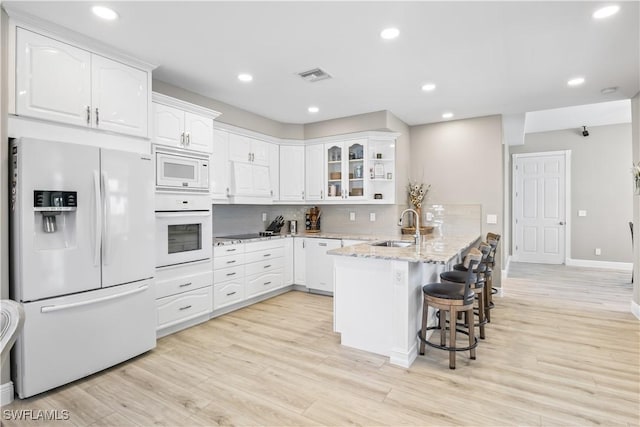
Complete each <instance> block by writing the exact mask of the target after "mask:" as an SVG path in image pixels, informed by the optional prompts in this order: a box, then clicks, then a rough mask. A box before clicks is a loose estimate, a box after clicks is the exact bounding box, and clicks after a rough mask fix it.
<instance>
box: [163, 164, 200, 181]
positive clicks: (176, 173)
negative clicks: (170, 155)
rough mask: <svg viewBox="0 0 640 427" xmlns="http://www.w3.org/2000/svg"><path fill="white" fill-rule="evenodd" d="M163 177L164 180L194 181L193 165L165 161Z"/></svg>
mask: <svg viewBox="0 0 640 427" xmlns="http://www.w3.org/2000/svg"><path fill="white" fill-rule="evenodd" d="M164 175H165V178H173V179H187V180H190V181H193V180H195V179H196V168H195V166H194V165H193V164H185V163H177V162H171V161H165V163H164Z"/></svg>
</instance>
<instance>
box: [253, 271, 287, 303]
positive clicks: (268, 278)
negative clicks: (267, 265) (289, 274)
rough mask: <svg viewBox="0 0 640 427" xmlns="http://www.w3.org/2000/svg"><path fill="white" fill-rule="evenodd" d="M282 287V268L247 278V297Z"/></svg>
mask: <svg viewBox="0 0 640 427" xmlns="http://www.w3.org/2000/svg"><path fill="white" fill-rule="evenodd" d="M281 287H282V270H280V271H277V272H272V273H266V274H261V275H258V276H252V277H251V278H248V279H247V286H246V288H245V291H246V297H247V298H250V297H253V296H256V295H260V294H263V293H265V292H269V291H272V290H274V289H278V288H281Z"/></svg>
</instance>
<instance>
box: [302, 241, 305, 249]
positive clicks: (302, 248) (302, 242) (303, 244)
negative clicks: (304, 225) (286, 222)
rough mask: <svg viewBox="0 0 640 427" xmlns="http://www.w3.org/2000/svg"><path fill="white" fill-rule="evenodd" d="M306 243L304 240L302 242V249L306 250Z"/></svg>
mask: <svg viewBox="0 0 640 427" xmlns="http://www.w3.org/2000/svg"><path fill="white" fill-rule="evenodd" d="M304 243H305V241H304V240H303V241H302V249H304Z"/></svg>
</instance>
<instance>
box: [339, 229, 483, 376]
mask: <svg viewBox="0 0 640 427" xmlns="http://www.w3.org/2000/svg"><path fill="white" fill-rule="evenodd" d="M479 240H480V235H459V236H439V237H427V238H426V239H423V241H422V243H421V245H420V246H419V248H417V247H416V245H411V246H408V247H384V246H376V243H377V242H368V243H362V244H358V245H354V246H348V247H344V248H339V249H333V250H330V251H328V252H327V253H328V254H330V255H334V268H333V274H334V295H333V313H334V318H333V320H334V324H333V326H334V331H335V332H338V333H340V334H341V340H340V343H341V344H342V345H345V346H348V347H353V348H357V349H360V350H365V351H369V352H372V353H376V354H380V355H384V356H387V357H389V362H390V363H391V364H393V365H398V366H402V367H405V368H408V367H409V366H411V364H412V363H413V362H414V360H415V359H416V357H417V355H418V339H417V333H418V330H420V326H421V325H420V323H421V320H422V286H424V285H425V284H427V283H432V282H439V281H440V279H439V277H440V273H442V272H444V271H447V270H449V269H451V268H452V267H453V264H455V263H456V262H458V261H459V260H460V259H461V257H462V255H463V254H464V253H465V252H466V251H467V250H468V249H469V248H470V247H472V246H473V245H475V244H476V243H477V242H478V241H479ZM429 323H430V325H431V324H435V313H434V312H432V311H430V314H429Z"/></svg>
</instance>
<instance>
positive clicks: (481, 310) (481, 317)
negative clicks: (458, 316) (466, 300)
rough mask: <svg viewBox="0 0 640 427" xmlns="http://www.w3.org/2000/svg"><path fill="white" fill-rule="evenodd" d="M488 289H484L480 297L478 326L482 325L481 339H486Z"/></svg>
mask: <svg viewBox="0 0 640 427" xmlns="http://www.w3.org/2000/svg"><path fill="white" fill-rule="evenodd" d="M485 291H486V289H483V290H482V292H481V293H480V295H478V324H479V325H480V339H482V340H483V339H484V324H485V321H484V315H485V311H484V294H485Z"/></svg>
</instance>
